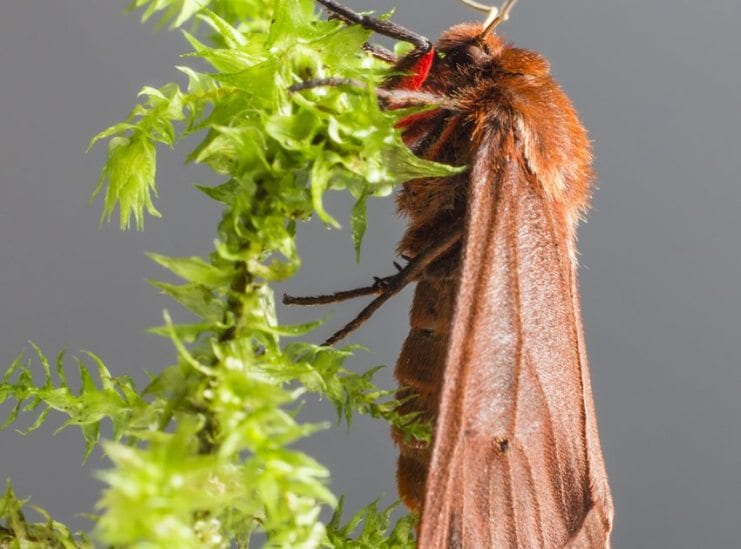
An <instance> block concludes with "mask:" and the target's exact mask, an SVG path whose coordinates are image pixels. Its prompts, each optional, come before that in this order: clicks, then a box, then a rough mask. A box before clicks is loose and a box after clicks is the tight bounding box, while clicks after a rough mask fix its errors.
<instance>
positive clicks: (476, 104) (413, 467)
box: [285, 0, 613, 549]
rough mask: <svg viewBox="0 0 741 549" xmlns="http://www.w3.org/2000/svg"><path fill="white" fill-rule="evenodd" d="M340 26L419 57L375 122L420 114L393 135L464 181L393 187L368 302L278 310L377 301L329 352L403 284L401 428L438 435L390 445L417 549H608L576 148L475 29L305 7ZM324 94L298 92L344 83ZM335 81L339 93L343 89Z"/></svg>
mask: <svg viewBox="0 0 741 549" xmlns="http://www.w3.org/2000/svg"><path fill="white" fill-rule="evenodd" d="M318 1H319V2H320V3H321V4H323V5H324V6H325V7H327V8H328V9H329V10H330V11H331V12H333V13H334V14H335V16H337V17H339V18H340V19H343V20H345V21H346V22H347V23H349V24H361V25H363V26H364V27H366V28H370V29H372V30H375V31H376V32H378V33H380V34H384V35H387V36H391V37H394V38H397V39H401V40H406V41H409V42H411V43H412V44H414V45H415V46H416V48H415V50H414V51H412V53H410V54H409V55H407V56H405V57H403V58H401V59H398V60H395V59H393V57H392V55H391V54H390V53H388V52H385V51H382V50H380V49H378V48H376V47H372V46H368V50H369V51H370V52H371V53H372V54H374V55H377V56H380V57H383V58H386V59H389V60H393V61H394V62H395V63H396V69H397V73H402V72H403V73H406V74H405V76H401V77H395V78H392V79H390V80H389V82H387V84H386V85H385V86H384V89H383V90H379V97H380V99H381V100H382V101H383V102H384V103H385V105H386V106H387V107H388V108H397V107H399V106H405V105H410V104H434V105H437V108H435V109H434V110H430V111H425V112H424V113H422V114H419V115H413V116H411V117H409V118H408V119H405V120H404V121H403V124H402V125H403V128H404V134H403V135H404V139H405V141H406V143H407V144H408V146H409V147H410V148H411V149H412V150H413V151H414V152H415V153H416V154H417V155H419V156H420V157H423V158H426V159H430V160H435V161H438V162H445V163H449V164H454V165H467V166H469V170H468V171H467V172H465V173H463V174H461V175H458V176H453V177H449V178H444V179H440V178H438V179H430V180H415V181H410V182H408V183H405V184H404V186H403V189H402V190H401V192H400V194H399V195H398V205H399V210H400V211H401V212H402V213H403V214H404V215H405V216H407V217H408V218H409V227H408V228H407V231H406V233H405V234H404V236H403V238H402V240H401V243H400V244H399V252H400V254H402V255H403V256H404V257H408V258H409V263H408V265H407V266H406V267H404V268H403V269H401V270H400V271H399V273H398V274H396V275H394V276H392V277H388V278H385V279H379V280H378V282H377V283H376V284H375V285H373V286H371V287H368V288H361V289H359V290H351V291H348V292H339V293H337V294H334V295H331V296H319V297H314V298H291V297H286V298H285V301H286V302H287V303H296V304H317V303H330V302H334V301H339V300H342V299H348V298H351V297H356V296H359V295H370V294H379V296H378V297H377V298H376V299H375V300H374V301H373V302H372V303H371V304H370V305H368V307H366V308H365V309H364V310H363V311H362V312H361V314H360V315H359V316H358V317H357V318H356V319H355V320H354V321H353V322H351V323H350V324H348V325H347V326H346V327H345V328H343V329H342V330H341V331H340V332H338V333H337V334H335V335H334V336H333V337H332V338H330V340H328V342H327V343H328V344H331V343H334V342H336V341H338V340H339V339H341V338H342V337H344V336H345V335H347V334H348V333H349V332H350V331H352V330H354V329H355V328H356V327H357V326H359V325H360V324H361V323H362V322H363V321H364V320H366V319H367V318H368V317H369V316H370V315H371V314H372V313H373V312H374V311H375V310H377V309H378V308H379V307H380V306H381V305H382V304H383V303H384V302H385V301H386V300H388V299H389V297H391V296H392V295H394V294H395V293H397V292H398V291H399V290H400V289H401V288H403V287H404V286H405V285H406V284H408V283H410V282H416V284H417V286H416V291H415V295H414V302H413V306H412V310H411V315H410V317H411V331H410V333H409V336H408V337H407V339H406V341H405V342H404V345H403V348H402V351H401V355H400V356H399V359H398V362H397V364H396V378H397V379H398V381H399V382H400V384H401V385H402V386H403V387H405V388H406V389H403V390H402V391H403V392H402V396H407V397H408V400H407V401H406V403H405V404H404V405H403V410H404V411H405V412H412V411H416V412H419V413H421V414H422V415H423V417H426V418H428V419H430V420H432V421H434V423H435V430H434V436H433V440H432V443H431V444H429V445H425V444H421V443H415V442H410V441H405V440H404V439H403V438H402V437H401V435H400V433H394V439H395V440H396V442H397V444H398V446H399V449H400V456H399V464H398V472H397V480H398V486H399V492H400V494H401V497H402V499H403V501H404V502H405V504H406V505H407V506H408V507H409V508H410V509H412V510H413V511H415V512H417V513H419V515H420V517H421V520H420V525H419V531H418V545H419V547H421V548H424V549H443V548H466V549H468V548H530V547H533V548H535V547H548V548H551V547H580V548H603V547H608V546H609V535H610V530H611V527H612V515H613V508H612V500H611V496H610V490H609V486H608V483H607V476H606V473H605V466H604V461H603V458H602V451H601V449H600V442H599V437H598V434H597V420H596V416H595V411H594V404H593V401H592V390H591V385H590V380H589V371H588V367H587V357H586V353H585V348H584V335H583V329H582V324H581V316H580V311H579V299H578V292H577V278H576V277H577V273H576V259H575V258H576V249H575V242H574V240H575V229H576V224H577V221H578V220H579V219H580V217H581V216H582V215H583V214H584V211H585V210H586V207H587V205H588V202H589V197H590V191H589V187H590V184H591V181H592V179H593V173H592V169H591V162H592V155H591V150H590V144H589V140H588V138H587V134H586V131H585V129H584V128H583V126H582V125H581V123H580V121H579V118H578V116H577V114H576V112H575V110H574V108H573V106H572V105H571V102H570V101H569V99H568V98H567V97H566V95H565V94H564V93H563V91H562V90H561V89H560V88H559V87H558V85H557V84H556V82H555V81H554V80H553V79H552V78H551V77H550V76H549V65H548V62H547V61H546V60H545V59H544V58H543V57H541V56H540V55H539V54H537V53H535V52H532V51H528V50H524V49H519V48H516V47H513V46H511V45H509V44H507V43H505V42H504V41H503V40H502V39H501V38H500V37H499V36H497V35H496V34H495V33H494V32H493V31H494V28H495V27H496V26H497V25H498V24H499V23H500V22H502V21H504V20H506V19H507V17H508V15H509V12H510V10H511V8H512V6H513V5H514V3H515V1H516V0H508V1H507V2H506V4H505V5H504V7H503V8H502V10H498V9H496V8H488V7H485V6H481V5H479V4H476V3H474V2H472V1H471V0H464V1H465V2H466V3H468V4H471V5H473V6H474V7H477V8H481V9H487V11H489V17H488V19H487V21H486V22H485V23H484V24H483V25H482V24H461V25H456V26H454V27H452V28H450V29H449V30H447V31H445V32H444V33H443V35H442V36H441V37H440V38H439V40H438V42H437V44H436V45H435V46H434V47H433V46H432V45H431V43H430V42H429V41H428V40H427V39H425V38H424V37H421V36H419V35H416V34H415V33H413V32H411V31H408V30H406V29H404V28H402V27H399V26H398V25H395V24H393V23H391V22H389V21H383V20H377V19H373V18H370V17H367V16H363V15H360V14H357V13H355V12H353V11H351V10H349V9H347V8H345V7H343V6H340V5H338V4H336V3H335V2H334V0H318ZM343 82H344V81H335V80H331V79H330V80H323V81H314V82H310V83H303V84H300V85H298V86H296V87H294V88H295V89H296V90H298V89H304V88H308V87H311V86H314V85H331V84H337V83H339V84H342V83H343ZM344 83H346V82H344Z"/></svg>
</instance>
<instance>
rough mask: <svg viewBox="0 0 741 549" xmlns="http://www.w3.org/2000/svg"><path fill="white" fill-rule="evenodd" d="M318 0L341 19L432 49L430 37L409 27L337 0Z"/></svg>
mask: <svg viewBox="0 0 741 549" xmlns="http://www.w3.org/2000/svg"><path fill="white" fill-rule="evenodd" d="M316 1H317V2H319V3H320V4H321V5H323V6H324V7H325V8H327V9H328V10H329V11H331V12H332V13H335V14H337V15H339V16H340V18H341V19H344V20H345V21H347V22H349V23H354V24H356V25H360V26H361V27H363V28H365V29H368V30H372V31H374V32H377V33H378V34H381V35H383V36H388V37H389V38H394V39H396V40H403V41H404V42H409V43H410V44H413V45H414V47H415V48H416V49H417V50H420V51H422V52H426V51H430V50H431V49H432V42H430V40H429V39H428V38H425V37H424V36H422V35H420V34H417V33H416V32H413V31H410V30H409V29H406V28H404V27H402V26H401V25H397V24H396V23H394V22H392V21H386V20H384V19H378V18H376V17H370V16H368V15H363V14H361V13H358V12H356V11H353V10H351V9H350V8H348V7H345V6H343V5H342V4H339V3H337V2H335V0H316Z"/></svg>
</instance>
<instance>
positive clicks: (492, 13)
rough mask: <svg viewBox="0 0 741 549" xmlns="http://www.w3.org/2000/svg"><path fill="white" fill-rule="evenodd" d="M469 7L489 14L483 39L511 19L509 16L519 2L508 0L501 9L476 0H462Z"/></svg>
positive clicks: (485, 22)
mask: <svg viewBox="0 0 741 549" xmlns="http://www.w3.org/2000/svg"><path fill="white" fill-rule="evenodd" d="M461 2H463V3H464V4H466V5H467V6H471V7H472V8H474V9H477V10H479V11H485V12H488V13H489V15H487V16H486V21H484V31H483V32H482V33H481V38H483V37H484V36H486V35H487V34H489V33H490V32H491V31H493V30H494V29H495V28H496V27H497V26H498V25H499V24H500V23H503V22H505V21H507V20H508V19H509V14H510V12H511V11H512V8H513V7H514V5H515V4H516V3H517V0H507V1H506V2H505V3H504V5H503V6H502V7H501V8H498V7H497V6H487V5H486V4H480V3H479V2H476V1H475V0H461Z"/></svg>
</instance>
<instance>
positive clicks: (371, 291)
mask: <svg viewBox="0 0 741 549" xmlns="http://www.w3.org/2000/svg"><path fill="white" fill-rule="evenodd" d="M394 267H395V268H396V271H397V272H399V271H402V270H403V269H404V268H403V267H402V266H401V265H399V264H398V263H397V262H396V261H394ZM395 276H397V275H391V276H385V277H379V276H374V277H373V281H374V282H373V285H372V286H364V287H363V288H355V289H353V290H343V291H341V292H335V293H333V294H324V295H313V296H303V297H299V296H293V295H288V294H283V304H284V305H329V304H331V303H339V302H341V301H347V300H350V299H355V298H356V297H363V296H366V295H375V294H380V293H383V290H384V288H385V287H386V286H388V285H389V283H390V282H391V281H392V280H393V279H394V277H395Z"/></svg>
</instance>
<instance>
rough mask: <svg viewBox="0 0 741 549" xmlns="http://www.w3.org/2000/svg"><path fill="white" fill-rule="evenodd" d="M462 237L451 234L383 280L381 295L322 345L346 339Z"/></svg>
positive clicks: (460, 234)
mask: <svg viewBox="0 0 741 549" xmlns="http://www.w3.org/2000/svg"><path fill="white" fill-rule="evenodd" d="M462 235H463V229H459V230H457V231H454V232H452V233H451V234H450V235H448V236H447V237H445V238H443V239H441V240H439V241H438V242H435V243H433V244H431V245H430V246H428V247H427V248H425V249H424V250H422V252H421V253H420V254H419V255H417V256H416V257H415V258H414V259H412V260H411V261H410V262H409V264H408V265H407V266H406V267H404V268H403V269H401V270H400V271H399V272H398V273H397V274H396V275H394V276H393V277H388V278H387V279H385V280H384V282H385V283H384V285H383V286H382V288H381V295H379V296H378V297H377V298H376V299H374V300H373V301H371V302H370V303H369V304H368V305H367V306H366V307H365V308H364V309H363V310H362V311H360V313H359V314H358V316H356V317H355V318H354V319H353V320H351V321H350V322H348V323H347V324H346V325H345V326H344V327H343V328H342V329H340V330H338V331H337V332H335V333H334V335H332V336H331V337H330V338H329V339H327V341H325V342H324V343H323V345H327V346H329V345H334V344H335V343H337V342H338V341H340V340H341V339H344V338H345V337H347V336H348V335H349V334H350V333H351V332H353V331H355V330H356V329H358V328H359V327H360V326H361V325H362V324H363V323H364V322H365V321H366V320H368V319H369V318H370V317H371V316H372V315H373V313H375V312H376V311H377V310H378V309H380V308H381V305H383V304H384V303H386V302H387V301H388V300H389V299H391V297H393V296H395V295H396V294H398V293H399V292H400V291H401V290H402V289H403V288H404V287H405V286H406V285H407V284H409V283H410V282H413V281H415V280H416V279H417V278H418V277H419V276H420V275H421V274H422V271H424V270H425V269H426V268H427V267H428V266H429V265H430V264H431V263H432V262H434V261H435V260H436V259H438V258H439V257H440V256H442V255H443V254H445V253H446V252H448V251H449V250H450V248H452V247H453V246H454V245H455V244H456V243H457V242H458V241H459V240H460V239H461V236H462Z"/></svg>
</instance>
